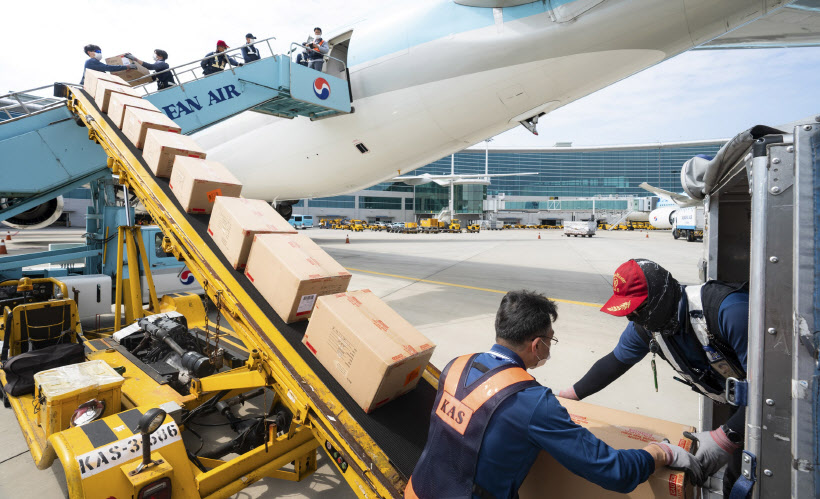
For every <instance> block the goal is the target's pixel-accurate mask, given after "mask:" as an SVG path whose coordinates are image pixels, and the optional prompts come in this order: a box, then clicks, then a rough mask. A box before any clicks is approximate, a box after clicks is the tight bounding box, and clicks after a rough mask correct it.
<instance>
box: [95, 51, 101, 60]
mask: <svg viewBox="0 0 820 499" xmlns="http://www.w3.org/2000/svg"><path fill="white" fill-rule="evenodd" d="M94 59H97V60H98V61H100V60H102V54H101V53H100V52H95V53H94Z"/></svg>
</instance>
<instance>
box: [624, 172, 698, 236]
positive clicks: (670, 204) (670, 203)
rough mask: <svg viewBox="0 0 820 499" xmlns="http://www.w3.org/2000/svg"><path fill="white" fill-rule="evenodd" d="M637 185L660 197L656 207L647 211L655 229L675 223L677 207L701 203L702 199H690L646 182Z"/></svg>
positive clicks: (670, 226) (669, 226) (664, 227)
mask: <svg viewBox="0 0 820 499" xmlns="http://www.w3.org/2000/svg"><path fill="white" fill-rule="evenodd" d="M638 187H640V188H642V189H645V190H647V191H649V192H651V193H653V194H655V195H657V196H658V197H660V200H659V201H658V205H657V207H656V208H655V209H654V210H652V211H651V212H650V213H649V223H650V224H651V225H652V227H655V228H656V229H671V228H672V226H673V225H674V224H675V215H676V213H677V212H678V210H679V209H681V208H687V207H689V206H698V205H702V204H703V201H701V200H698V199H692V198H690V197H689V196H687V195H686V194H678V193H675V192H670V191H667V190H664V189H661V188H658V187H653V186H651V185H649V184H647V183H646V182H644V183H642V184H640V185H639V186H638Z"/></svg>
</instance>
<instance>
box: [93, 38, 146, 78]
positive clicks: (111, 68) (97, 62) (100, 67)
mask: <svg viewBox="0 0 820 499" xmlns="http://www.w3.org/2000/svg"><path fill="white" fill-rule="evenodd" d="M83 52H85V54H86V55H87V56H88V59H86V61H85V69H92V70H94V71H102V72H116V71H125V70H126V69H137V65H136V64H126V65H124V66H115V65H110V64H106V63H104V62H102V49H100V46H99V45H93V44H89V45H86V46H85V47H83ZM85 69H83V77H82V78H80V85H82V84H83V83H84V82H85Z"/></svg>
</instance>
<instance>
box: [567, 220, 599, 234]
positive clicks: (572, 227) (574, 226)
mask: <svg viewBox="0 0 820 499" xmlns="http://www.w3.org/2000/svg"><path fill="white" fill-rule="evenodd" d="M596 228H597V224H596V223H595V222H594V221H589V222H570V221H567V222H564V235H565V236H567V237H569V236H573V237H578V236H581V237H592V236H594V235H595V229H596Z"/></svg>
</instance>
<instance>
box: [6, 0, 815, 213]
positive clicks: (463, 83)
mask: <svg viewBox="0 0 820 499" xmlns="http://www.w3.org/2000/svg"><path fill="white" fill-rule="evenodd" d="M798 14H799V15H798ZM761 22H763V23H766V24H765V25H761V27H760V28H757V26H758V24H759V23H761ZM817 25H820V9H818V8H816V6H814V0H721V1H715V2H704V1H702V0H664V1H658V0H606V1H604V0H535V1H533V0H416V1H414V2H398V1H395V2H393V3H392V4H388V3H387V2H380V3H379V5H378V13H375V14H372V15H367V16H366V17H364V18H361V19H359V20H357V21H355V22H353V23H350V24H348V25H346V26H343V27H341V28H338V29H335V30H327V31H326V36H327V40H328V42H329V44H330V47H331V50H330V53H329V54H328V55H329V56H330V57H332V58H334V59H328V60H327V62H326V63H325V67H324V71H325V72H326V73H328V74H332V75H335V76H340V77H342V78H347V73H346V72H345V71H343V69H344V68H342V67H341V65H340V64H338V63H336V62H335V61H343V62H344V63H345V64H346V65H347V67H348V69H349V83H350V91H351V95H352V99H353V106H354V111H353V112H351V113H349V114H342V115H336V116H332V117H326V118H320V119H314V120H311V119H308V118H296V119H293V120H287V119H284V118H277V117H274V116H271V115H268V114H262V113H258V112H254V111H246V112H243V113H240V114H239V115H237V116H235V117H232V118H230V119H227V120H225V121H223V122H220V123H217V124H215V125H213V126H211V127H209V128H206V129H204V130H202V131H199V132H197V133H195V134H194V135H193V136H194V138H195V139H196V140H197V141H198V142H199V144H200V145H202V146H203V147H204V148H205V149H206V151H207V153H208V157H209V159H213V160H216V161H220V162H222V163H223V164H225V165H226V166H227V167H228V168H229V169H230V170H231V171H232V173H233V174H234V175H235V176H236V177H238V178H239V180H241V181H242V182H243V184H244V189H243V195H244V196H247V197H254V198H259V199H265V200H267V201H270V202H271V203H272V204H273V205H274V206H275V207H276V208H277V210H278V211H279V212H280V213H281V214H282V215H283V216H284V217H285V218H289V217H290V214H291V212H292V205H293V204H295V203H296V202H298V200H300V199H305V198H307V199H310V198H317V197H327V196H336V195H341V194H347V193H350V192H354V191H357V190H360V189H364V188H367V187H370V186H372V185H374V184H377V183H379V182H385V181H391V180H392V179H393V178H394V177H396V176H401V175H403V174H405V175H406V174H407V173H409V172H411V171H413V170H414V169H416V168H419V167H421V166H424V165H426V164H429V163H431V162H433V161H436V160H438V159H440V158H442V157H445V156H447V155H450V154H453V153H455V152H457V151H460V150H462V149H464V148H466V147H468V146H471V145H473V144H476V143H478V142H480V141H482V140H484V139H486V138H487V137H492V136H495V135H498V134H500V133H502V132H504V131H507V130H509V129H511V128H514V127H516V126H518V125H521V126H523V127H525V128H526V129H527V130H529V131H531V132H532V133H537V125H538V121H539V118H541V117H543V116H544V115H545V114H547V113H549V112H551V111H554V110H555V109H558V108H560V107H562V106H565V105H567V104H569V103H571V102H573V101H575V100H578V99H580V98H582V97H584V96H586V95H589V94H591V93H593V92H595V91H597V90H600V89H602V88H604V87H607V86H609V85H611V84H613V83H615V82H617V81H619V80H621V79H624V78H627V77H628V76H630V75H632V74H635V73H637V72H640V71H642V70H644V69H646V68H648V67H650V66H653V65H655V64H658V63H660V62H663V61H665V60H667V59H669V58H672V57H674V56H676V55H678V54H680V53H682V52H685V51H687V50H690V49H693V48H694V49H708V48H747V47H751V46H754V47H762V46H767V45H766V44H769V46H776V47H783V46H818V45H820V36H818V35H817V33H819V32H820V30H817V29H812V28H813V27H816V26H817ZM736 28H738V29H737V30H736V31H734V32H733V30H735V29H736ZM730 32H732V35H735V36H734V38H729V39H727V41H726V42H725V43H723V44H722V42H721V40H723V39H724V37H727V36H731V35H727V33H730ZM2 202H3V200H2V199H0V204H2ZM60 202H61V199H60V200H57V201H56V202H55V201H50V202H48V203H45V204H44V205H42V207H37V208H36V209H37V210H39V211H37V212H36V213H35V214H34V215H31V214H27V216H28V218H27V219H26V220H30V222H26V223H25V224H24V225H19V226H18V225H15V226H17V227H19V228H26V226H28V228H34V227H42V226H43V225H44V224H47V222H46V221H48V220H51V219H52V218H56V216H59V212H60V211H61V208H60V206H59V203H60ZM40 208H42V209H40ZM40 212H42V213H40ZM55 214H56V216H55ZM29 215H31V216H29ZM35 215H36V216H35ZM6 223H7V224H8V222H6Z"/></svg>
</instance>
